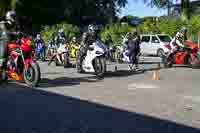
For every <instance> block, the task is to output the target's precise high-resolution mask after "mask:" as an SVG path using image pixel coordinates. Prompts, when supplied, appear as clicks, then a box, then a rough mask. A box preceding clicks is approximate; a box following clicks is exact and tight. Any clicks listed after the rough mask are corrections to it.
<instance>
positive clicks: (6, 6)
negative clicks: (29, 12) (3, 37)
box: [0, 0, 16, 16]
mask: <svg viewBox="0 0 200 133" xmlns="http://www.w3.org/2000/svg"><path fill="white" fill-rule="evenodd" d="M15 5H16V0H0V16H4V15H5V13H6V12H7V11H8V10H11V9H14V8H15Z"/></svg>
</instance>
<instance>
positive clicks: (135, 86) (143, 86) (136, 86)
mask: <svg viewBox="0 0 200 133" xmlns="http://www.w3.org/2000/svg"><path fill="white" fill-rule="evenodd" d="M156 88H159V87H158V86H155V85H152V84H144V83H140V84H137V83H133V84H129V85H128V90H136V89H156Z"/></svg>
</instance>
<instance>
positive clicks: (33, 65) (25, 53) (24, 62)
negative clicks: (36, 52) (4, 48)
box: [6, 38, 41, 87]
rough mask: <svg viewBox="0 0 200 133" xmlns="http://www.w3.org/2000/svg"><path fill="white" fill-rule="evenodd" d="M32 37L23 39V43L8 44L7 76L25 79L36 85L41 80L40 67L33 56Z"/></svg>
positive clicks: (14, 78) (31, 84) (28, 83)
mask: <svg viewBox="0 0 200 133" xmlns="http://www.w3.org/2000/svg"><path fill="white" fill-rule="evenodd" d="M30 44H31V39H29V38H24V39H21V45H19V44H16V43H10V44H8V55H9V56H8V59H7V65H6V66H7V77H8V79H9V80H16V81H25V83H26V84H27V85H28V86H31V87H34V86H36V85H38V82H39V81H40V76H41V73H40V67H39V65H38V63H37V62H36V60H35V59H33V58H32V51H33V49H32V48H31V46H30Z"/></svg>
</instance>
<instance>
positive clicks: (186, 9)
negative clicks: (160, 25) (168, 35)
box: [143, 0, 190, 19]
mask: <svg viewBox="0 0 200 133" xmlns="http://www.w3.org/2000/svg"><path fill="white" fill-rule="evenodd" d="M143 1H144V2H145V3H147V2H148V1H147V0H143ZM176 1H177V0H176ZM171 4H173V0H150V2H149V5H151V6H155V7H158V8H164V9H166V8H169V6H170V5H171ZM181 12H182V16H183V17H184V18H186V19H189V18H190V0H181Z"/></svg>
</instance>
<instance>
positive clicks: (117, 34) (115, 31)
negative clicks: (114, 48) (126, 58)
mask: <svg viewBox="0 0 200 133" xmlns="http://www.w3.org/2000/svg"><path fill="white" fill-rule="evenodd" d="M134 30H135V28H133V27H131V26H129V25H128V24H120V23H115V24H111V25H108V26H106V27H105V28H104V29H103V30H102V32H101V37H102V39H103V40H104V41H105V40H107V39H108V36H109V35H111V37H112V40H113V43H114V45H115V44H117V43H119V41H121V35H126V33H129V32H133V31H134Z"/></svg>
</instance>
